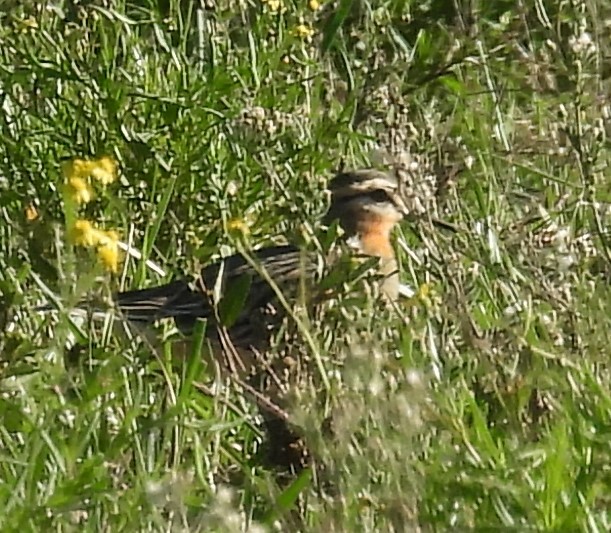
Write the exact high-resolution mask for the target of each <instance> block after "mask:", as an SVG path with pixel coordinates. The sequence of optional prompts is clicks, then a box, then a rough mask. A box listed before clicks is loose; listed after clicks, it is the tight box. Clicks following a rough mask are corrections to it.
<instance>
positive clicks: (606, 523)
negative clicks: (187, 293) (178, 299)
mask: <svg viewBox="0 0 611 533" xmlns="http://www.w3.org/2000/svg"><path fill="white" fill-rule="evenodd" d="M192 4H193V5H192ZM202 4H206V5H207V6H208V7H207V8H205V9H202V8H200V7H199V3H198V2H193V3H191V2H187V1H183V2H179V1H177V0H166V1H165V2H161V1H160V2H157V3H156V2H152V1H149V2H129V1H122V0H116V1H113V0H108V1H106V2H79V3H74V2H68V1H66V2H62V1H58V2H55V3H48V4H45V3H39V2H32V1H27V2H13V1H9V0H4V1H2V2H0V6H1V7H2V9H0V13H1V15H0V17H1V19H0V101H1V105H2V119H1V121H0V128H1V129H0V135H1V142H0V214H1V223H0V295H1V305H0V324H1V326H2V329H1V331H2V333H1V334H0V365H1V366H0V368H1V371H0V528H2V530H3V531H13V530H22V531H26V530H27V531H33V530H41V531H49V530H57V531H71V530H75V531H76V530H78V531H81V530H86V531H98V530H102V531H122V530H125V531H144V530H164V531H165V530H169V529H171V528H175V529H176V530H187V531H241V530H252V531H258V530H268V529H269V530H273V528H274V527H280V528H282V530H286V531H292V530H307V531H352V530H354V531H390V530H395V531H405V530H416V528H418V527H419V528H420V529H421V530H422V531H460V530H467V529H475V530H481V531H486V530H512V531H527V530H537V531H539V530H545V531H593V532H594V531H608V530H609V529H610V528H611V515H610V512H609V509H610V508H611V496H610V494H611V492H610V490H609V487H610V486H611V471H610V470H609V464H610V461H611V393H610V392H609V391H610V390H611V375H610V370H609V357H610V355H611V349H610V346H611V334H610V332H611V327H610V326H611V285H610V283H609V280H610V279H611V245H610V242H611V234H610V232H609V221H610V220H611V186H610V185H609V184H610V183H611V181H610V180H609V168H608V163H609V155H608V148H609V141H608V139H607V135H608V134H609V133H611V130H610V127H611V126H610V125H611V122H610V120H611V119H610V118H609V117H610V116H611V102H609V99H608V95H609V90H610V86H609V82H608V76H609V73H610V72H611V70H610V69H611V63H610V62H609V58H610V57H611V46H610V45H609V43H610V42H611V41H610V39H609V38H610V36H611V35H610V33H611V31H610V25H609V21H610V20H611V6H610V5H609V4H608V2H605V1H604V0H590V1H586V2H566V3H553V2H540V1H534V0H525V1H524V2H521V3H519V5H520V9H518V8H517V7H516V6H517V5H518V4H517V3H515V2H507V1H506V2H477V1H476V2H441V1H437V0H429V1H412V0H380V1H377V2H373V1H370V2H368V1H366V0H341V1H338V2H323V3H322V6H321V9H319V10H316V11H313V10H311V9H309V8H308V3H307V2H305V1H304V2H297V1H288V0H283V2H282V5H283V6H284V8H286V9H285V10H283V11H277V12H274V11H273V10H272V9H271V7H272V5H273V2H271V4H272V5H270V3H267V4H264V3H263V2H259V1H256V0H252V1H250V2H247V1H232V0H224V1H219V2H208V3H206V2H202ZM100 6H104V7H100ZM299 24H304V25H306V26H309V27H311V28H312V30H313V34H312V36H311V38H308V39H304V38H301V37H299V36H298V35H297V34H296V28H297V26H298V25H299ZM383 152H386V153H388V154H390V156H392V157H391V158H392V159H393V161H394V162H395V164H398V165H402V166H403V167H404V168H405V169H408V171H406V172H405V176H406V179H407V180H408V181H409V182H410V183H411V190H412V193H413V194H412V196H413V197H412V198H411V199H410V205H411V206H412V209H413V213H414V214H413V216H412V217H411V219H410V220H409V221H406V222H405V223H404V224H402V226H401V229H400V231H399V232H397V250H398V252H399V254H400V259H401V266H402V279H403V281H404V282H406V283H409V284H411V285H413V286H416V287H420V286H425V285H426V286H430V292H429V294H428V295H425V294H422V295H421V297H420V298H417V299H415V300H413V301H410V302H405V303H402V304H401V305H400V306H399V308H398V309H396V310H394V311H392V312H391V311H388V312H384V313H381V312H380V311H379V310H375V309H374V308H373V307H372V305H371V303H370V302H368V301H367V300H366V299H365V298H363V299H362V301H360V302H359V303H358V305H356V306H353V307H350V308H349V310H348V312H347V314H348V315H349V316H348V317H343V318H342V317H341V316H335V315H333V316H331V318H330V319H329V320H327V321H326V322H325V323H322V322H317V320H316V319H314V318H312V319H311V320H310V321H309V322H307V323H308V324H309V326H308V327H309V328H310V329H309V335H308V336H309V342H307V343H306V342H304V347H303V348H302V350H304V351H306V352H308V351H312V350H313V349H314V348H315V349H316V350H317V352H318V353H319V355H320V357H321V362H322V364H323V365H324V366H325V368H326V371H327V372H328V380H329V386H328V393H329V394H328V405H327V406H326V408H327V409H330V410H332V411H333V413H334V419H335V428H336V431H335V438H333V439H331V438H330V437H324V436H322V435H321V431H320V424H319V423H320V417H321V416H322V410H323V409H322V407H321V406H319V404H318V403H317V402H316V399H315V394H316V391H313V390H311V389H308V388H306V389H304V390H302V391H296V392H295V396H296V401H295V402H294V404H295V405H294V408H293V412H294V414H295V416H296V417H297V418H298V419H299V420H301V422H302V424H303V427H304V428H305V429H304V431H305V433H306V434H307V435H308V438H309V440H310V442H311V443H312V447H313V448H314V449H315V450H316V453H317V455H318V461H317V464H318V466H319V467H321V469H322V470H324V476H323V479H322V480H321V478H320V477H319V472H320V469H317V470H316V471H306V472H305V473H303V474H302V475H301V476H299V477H296V478H292V479H288V480H287V479H286V478H284V479H279V478H278V477H277V476H276V475H275V473H274V472H272V471H270V470H268V469H266V468H265V467H263V466H262V464H261V463H260V461H258V459H257V457H258V455H257V453H258V450H259V447H260V443H261V439H262V437H261V428H260V427H259V426H258V424H257V423H256V417H255V416H254V415H255V411H254V409H253V407H252V405H251V404H250V403H249V402H248V401H247V400H245V399H243V398H242V397H241V395H240V393H239V392H238V391H233V390H225V391H222V392H221V393H219V394H218V395H217V396H215V397H210V396H207V395H205V394H202V393H201V392H200V390H199V389H198V387H197V386H196V384H197V383H199V382H200V381H205V376H206V371H205V365H204V364H202V362H201V360H200V358H199V357H198V356H197V354H196V353H191V354H188V355H187V356H186V357H182V358H177V357H176V356H175V354H174V353H173V346H172V345H171V344H170V343H166V344H164V346H163V347H162V348H161V349H159V350H157V351H153V350H151V348H150V346H149V345H147V344H146V343H143V342H140V341H137V340H130V339H127V338H125V336H121V335H115V334H114V333H113V326H112V324H110V322H109V323H106V324H91V325H90V324H88V323H75V321H74V320H71V319H70V317H69V316H68V314H67V312H64V313H60V316H59V317H57V316H52V315H48V316H45V315H42V314H40V313H38V312H36V311H35V307H36V306H37V305H40V304H41V303H43V302H47V301H49V300H51V299H52V298H53V295H55V298H57V297H60V298H61V301H62V302H63V303H64V305H65V308H66V309H68V308H69V307H70V305H71V304H73V303H74V302H76V301H78V300H79V299H80V298H82V297H83V296H85V295H86V294H92V293H97V294H101V295H106V296H107V295H109V294H110V293H111V292H112V291H113V290H116V289H117V288H137V287H143V286H147V285H150V284H153V283H157V282H159V281H160V279H159V277H158V276H157V275H156V274H154V273H153V272H151V271H150V270H149V269H148V268H146V266H145V264H144V262H143V261H137V260H134V259H131V258H130V259H129V260H127V261H125V262H124V264H123V267H122V270H121V272H120V273H119V274H118V275H110V274H107V273H104V272H103V270H102V268H101V267H100V265H98V264H97V263H96V260H95V257H93V255H92V254H91V253H89V251H88V250H84V249H81V248H74V247H73V246H72V245H71V244H70V243H69V241H68V240H67V238H66V234H67V230H66V220H67V219H69V218H70V217H71V216H74V213H71V212H69V209H68V208H67V206H66V205H64V203H63V202H62V194H61V187H62V182H63V177H62V174H61V163H62V161H63V160H64V159H66V158H75V157H86V158H90V157H91V158H92V157H99V156H101V155H110V156H112V157H113V158H115V159H116V160H117V161H118V163H119V166H120V179H119V181H118V182H116V183H114V184H113V185H111V186H109V187H108V188H107V189H106V190H105V191H102V190H99V191H98V196H97V197H96V200H95V201H94V202H92V203H91V204H89V205H87V206H86V208H85V209H84V210H83V211H82V212H81V213H80V216H82V217H85V218H88V219H90V220H93V221H95V222H96V223H97V224H99V225H100V226H102V227H104V228H106V229H116V230H118V231H119V232H120V234H121V236H122V238H123V239H124V240H129V241H130V242H132V243H133V244H134V246H136V247H137V248H138V249H140V250H142V251H143V253H144V254H145V256H146V257H148V258H150V259H151V260H153V261H155V262H156V263H158V264H160V265H161V266H162V267H163V268H164V269H165V270H166V271H167V272H168V273H169V274H168V277H167V279H170V277H171V276H179V275H181V274H183V273H193V272H196V270H197V269H198V268H199V267H200V266H201V265H203V264H206V263H207V262H209V261H210V260H213V259H215V258H218V257H220V255H221V254H226V253H228V252H230V251H232V250H235V247H236V244H237V239H241V241H242V243H243V244H246V245H247V246H259V245H263V244H269V243H273V242H279V240H282V239H287V240H292V241H300V240H303V239H304V238H306V237H307V235H308V234H309V233H310V231H311V230H312V229H314V230H315V232H317V233H319V237H320V238H321V239H322V240H324V235H323V234H321V233H320V231H319V224H317V222H316V221H317V220H318V219H319V217H320V216H321V215H322V214H323V213H324V211H325V207H326V204H325V202H326V199H325V198H326V197H325V194H324V186H325V184H326V182H327V180H328V179H329V177H330V176H331V175H332V173H333V171H334V170H335V169H337V168H338V166H339V165H340V164H341V163H342V162H343V163H345V165H346V166H348V167H359V166H364V165H368V164H372V163H373V164H379V162H380V158H381V155H380V154H381V153H383ZM387 159H388V158H387ZM28 206H31V207H34V208H35V209H36V211H37V213H38V218H36V220H30V218H32V217H27V216H26V209H27V208H28ZM433 219H441V220H442V221H444V222H446V223H449V224H453V225H454V226H455V228H457V229H458V231H457V232H452V231H449V230H447V229H442V228H439V226H438V225H434V224H433ZM235 220H240V221H245V222H246V223H247V224H248V227H249V230H250V231H249V234H248V235H243V236H242V237H240V236H239V235H237V236H236V232H234V231H231V229H230V228H231V227H233V226H232V225H231V224H229V221H235ZM424 292H426V291H424ZM201 333H203V332H201V331H200V338H201ZM74 340H76V341H77V344H76V345H75V346H74V347H73V348H70V349H69V348H68V347H69V346H70V345H71V344H70V343H67V341H71V342H72V343H73V342H74ZM317 407H321V408H320V409H319V408H317ZM329 483H330V485H331V487H332V488H329V486H328V485H329ZM249 528H250V529H249ZM257 528H260V529H257Z"/></svg>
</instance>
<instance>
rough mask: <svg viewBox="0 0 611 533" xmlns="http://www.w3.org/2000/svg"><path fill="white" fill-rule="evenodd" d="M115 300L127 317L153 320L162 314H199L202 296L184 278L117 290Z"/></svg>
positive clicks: (168, 315)
mask: <svg viewBox="0 0 611 533" xmlns="http://www.w3.org/2000/svg"><path fill="white" fill-rule="evenodd" d="M114 299H115V304H116V306H117V308H118V309H119V310H120V311H121V313H122V314H123V315H124V316H125V318H127V319H128V320H131V321H135V322H155V321H156V320H161V319H163V318H178V319H180V318H181V317H191V318H193V317H203V316H204V314H205V306H206V299H205V297H204V296H203V295H202V294H201V292H198V291H195V290H193V289H192V288H191V285H190V283H189V282H188V281H186V280H179V281H174V282H172V283H168V284H167V285H161V286H159V287H151V288H149V289H140V290H136V291H127V292H120V293H117V294H116V295H115V298H114Z"/></svg>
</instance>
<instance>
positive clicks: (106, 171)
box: [62, 156, 117, 185]
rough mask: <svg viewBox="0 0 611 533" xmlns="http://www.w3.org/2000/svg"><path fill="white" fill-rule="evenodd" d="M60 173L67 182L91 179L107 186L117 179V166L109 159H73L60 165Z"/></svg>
mask: <svg viewBox="0 0 611 533" xmlns="http://www.w3.org/2000/svg"><path fill="white" fill-rule="evenodd" d="M62 171H63V173H64V176H65V177H66V179H67V180H68V181H70V180H71V179H74V178H80V179H82V180H85V179H87V178H93V179H96V180H98V181H99V182H101V183H102V185H108V184H110V183H112V182H113V181H115V179H117V164H116V163H115V161H114V160H113V159H112V158H110V157H106V156H105V157H101V158H100V159H93V160H91V161H88V160H85V159H73V160H72V161H66V162H65V163H64V164H63V165H62Z"/></svg>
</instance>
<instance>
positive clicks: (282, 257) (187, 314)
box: [115, 245, 315, 339]
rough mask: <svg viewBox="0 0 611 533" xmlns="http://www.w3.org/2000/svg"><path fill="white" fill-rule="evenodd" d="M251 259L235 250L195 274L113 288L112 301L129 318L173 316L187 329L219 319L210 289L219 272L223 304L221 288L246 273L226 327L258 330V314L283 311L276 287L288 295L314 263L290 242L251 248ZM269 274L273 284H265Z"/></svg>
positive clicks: (151, 319)
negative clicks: (239, 298) (129, 288)
mask: <svg viewBox="0 0 611 533" xmlns="http://www.w3.org/2000/svg"><path fill="white" fill-rule="evenodd" d="M251 259H252V262H253V263H254V265H255V266H253V265H252V264H251V262H250V261H248V260H247V259H246V258H245V257H244V256H243V255H241V254H235V255H232V256H229V257H227V258H225V259H223V260H221V261H218V262H216V263H213V264H211V265H209V266H207V267H205V268H204V269H203V270H202V273H201V276H200V278H199V279H196V280H178V281H174V282H172V283H169V284H167V285H162V286H159V287H152V288H148V289H141V290H137V291H128V292H123V293H118V294H117V295H115V301H116V304H117V306H118V307H119V309H120V310H121V311H122V313H123V314H124V315H125V316H126V318H128V319H129V320H132V321H140V322H154V321H156V320H160V319H163V318H174V319H175V320H176V323H177V325H178V326H179V328H180V329H181V330H182V331H183V332H185V333H188V332H189V331H190V330H191V329H192V327H193V324H194V323H195V321H196V320H197V319H198V318H202V319H207V320H208V321H209V322H212V323H217V322H218V313H217V310H216V309H215V305H214V303H213V296H212V295H213V292H214V289H215V287H216V286H217V283H218V281H219V276H221V279H220V283H221V285H220V288H221V290H220V296H221V303H220V304H219V305H222V296H223V294H226V293H231V290H230V287H232V286H233V285H234V284H236V283H237V282H238V280H240V279H242V278H243V277H244V276H246V277H248V278H249V284H247V285H244V287H246V289H245V290H247V291H248V294H247V295H245V296H244V297H243V298H242V300H243V306H242V309H241V311H239V313H238V314H237V316H236V317H235V320H234V321H233V323H232V324H231V327H230V329H231V331H232V332H235V333H237V336H238V337H243V338H245V339H246V338H247V337H250V336H251V335H257V334H262V333H263V332H262V331H258V332H257V331H255V329H256V328H259V327H262V323H263V322H265V320H263V317H265V316H269V315H280V316H281V315H283V314H284V309H282V308H281V306H279V305H277V304H276V302H277V294H276V290H279V291H281V292H282V294H283V295H285V297H286V298H287V300H289V301H292V300H293V299H294V298H295V295H296V291H297V290H299V287H300V286H301V281H302V280H308V279H311V278H312V277H313V276H314V271H315V263H314V262H313V261H311V260H308V258H307V257H306V256H305V255H304V254H303V252H302V251H300V250H299V249H298V248H296V247H295V246H291V245H286V246H272V247H267V248H262V249H259V250H256V251H254V252H252V255H251ZM270 279H271V280H273V283H274V284H275V285H276V289H275V288H274V287H273V286H272V284H270V282H269V280H270ZM232 336H233V335H232Z"/></svg>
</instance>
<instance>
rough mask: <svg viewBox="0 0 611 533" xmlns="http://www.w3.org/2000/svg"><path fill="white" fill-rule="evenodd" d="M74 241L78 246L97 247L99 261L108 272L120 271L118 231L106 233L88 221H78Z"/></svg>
mask: <svg viewBox="0 0 611 533" xmlns="http://www.w3.org/2000/svg"><path fill="white" fill-rule="evenodd" d="M72 240H73V241H74V243H75V244H76V245H78V246H84V247H86V248H93V247H95V248H96V252H97V255H98V259H99V260H100V261H101V262H102V264H103V265H104V267H105V268H106V269H107V270H110V271H111V272H117V271H118V270H119V235H117V232H116V231H112V230H110V231H104V230H101V229H98V228H96V227H94V225H93V224H92V223H91V222H89V221H88V220H77V221H76V222H75V223H74V227H73V228H72Z"/></svg>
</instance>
